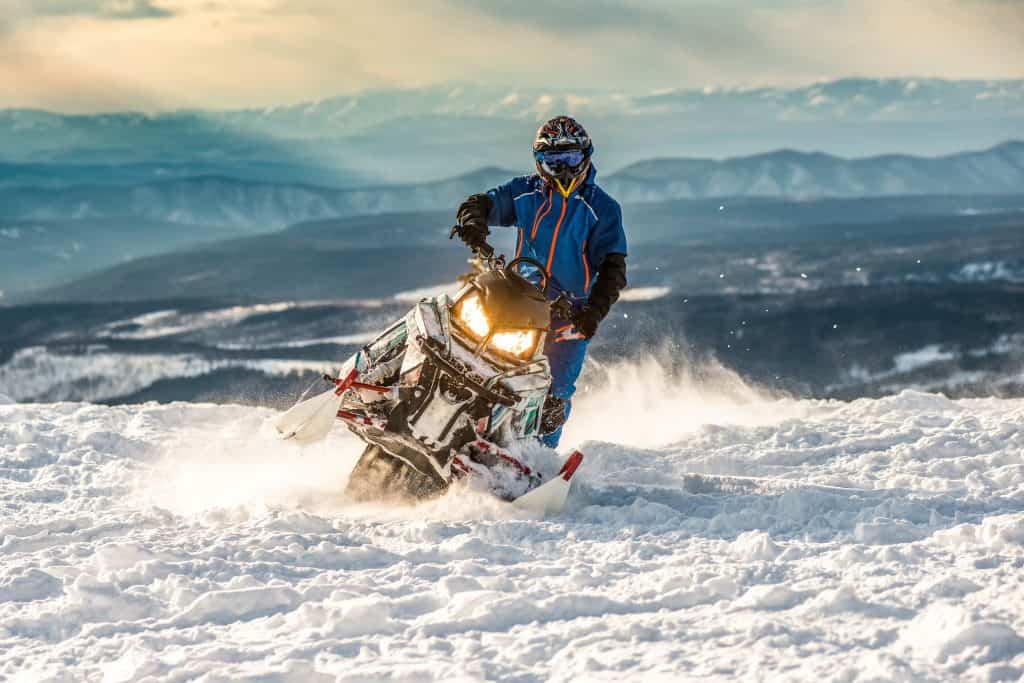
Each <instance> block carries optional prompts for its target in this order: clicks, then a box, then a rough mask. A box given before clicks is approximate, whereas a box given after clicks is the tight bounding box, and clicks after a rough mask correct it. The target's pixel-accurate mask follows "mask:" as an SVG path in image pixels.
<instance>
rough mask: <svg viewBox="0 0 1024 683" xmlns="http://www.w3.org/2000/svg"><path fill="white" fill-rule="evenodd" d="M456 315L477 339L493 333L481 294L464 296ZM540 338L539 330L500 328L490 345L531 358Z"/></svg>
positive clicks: (508, 352)
mask: <svg viewBox="0 0 1024 683" xmlns="http://www.w3.org/2000/svg"><path fill="white" fill-rule="evenodd" d="M455 317H456V318H457V319H458V321H459V322H460V323H461V324H462V326H463V327H465V328H466V329H467V330H468V331H469V332H470V333H472V335H473V336H474V337H476V338H477V339H483V338H485V337H486V336H487V335H489V334H491V321H490V320H489V319H488V317H487V312H486V311H485V310H484V306H483V302H482V301H481V300H480V295H479V294H469V295H468V296H466V297H464V298H463V299H462V300H461V301H460V302H459V303H458V305H456V307H455ZM539 340H540V332H539V331H537V330H530V329H514V330H499V331H496V332H494V334H493V335H491V339H490V342H489V346H490V347H491V348H493V349H495V350H496V351H499V352H501V353H504V354H506V355H510V356H515V357H517V358H529V357H530V356H532V355H533V352H534V351H535V350H536V348H537V342H538V341H539Z"/></svg>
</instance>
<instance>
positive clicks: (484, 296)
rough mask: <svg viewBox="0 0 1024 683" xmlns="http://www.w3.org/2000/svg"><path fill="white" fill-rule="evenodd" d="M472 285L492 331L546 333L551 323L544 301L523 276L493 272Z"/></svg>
mask: <svg viewBox="0 0 1024 683" xmlns="http://www.w3.org/2000/svg"><path fill="white" fill-rule="evenodd" d="M473 284H474V285H475V286H476V288H477V290H478V291H479V292H480V298H481V300H482V304H483V307H484V310H485V311H486V312H487V317H488V319H489V320H490V322H491V326H492V327H493V328H495V329H538V330H546V329H547V328H548V326H549V325H550V324H551V309H550V307H549V304H548V301H547V298H546V297H545V296H544V293H543V292H542V291H540V290H539V289H537V287H536V286H535V285H534V284H533V283H532V282H530V281H529V280H527V279H526V278H525V277H523V276H522V275H519V274H518V273H514V272H509V271H507V270H493V271H489V272H486V273H484V274H483V275H480V276H479V277H477V278H476V280H474V282H473Z"/></svg>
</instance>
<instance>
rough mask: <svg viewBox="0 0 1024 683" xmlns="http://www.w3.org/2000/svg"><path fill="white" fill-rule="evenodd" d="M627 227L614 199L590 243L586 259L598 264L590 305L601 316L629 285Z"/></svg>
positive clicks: (595, 227)
mask: <svg viewBox="0 0 1024 683" xmlns="http://www.w3.org/2000/svg"><path fill="white" fill-rule="evenodd" d="M626 249H627V247H626V231H625V229H624V228H623V227H622V209H621V208H620V207H619V205H618V203H617V202H615V201H610V202H609V205H608V206H607V207H606V208H603V210H602V215H600V216H599V217H598V222H597V224H596V225H595V226H594V231H593V233H592V234H591V240H590V242H588V243H587V260H588V262H590V263H596V264H598V269H597V280H596V281H595V282H594V286H593V288H591V290H590V296H589V298H588V300H587V303H588V305H590V306H591V307H593V308H594V309H596V310H597V311H598V312H599V313H600V314H601V317H602V318H604V317H605V316H606V315H608V311H609V310H610V309H611V307H612V304H614V303H615V302H616V301H618V300H619V293H620V292H621V291H622V290H623V289H625V287H626Z"/></svg>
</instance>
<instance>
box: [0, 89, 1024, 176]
mask: <svg viewBox="0 0 1024 683" xmlns="http://www.w3.org/2000/svg"><path fill="white" fill-rule="evenodd" d="M555 113H571V114H574V115H577V116H579V117H581V119H582V120H583V121H584V123H585V125H587V126H588V128H589V129H590V131H591V133H592V134H593V136H594V138H595V140H596V142H597V146H598V149H599V151H600V153H601V155H602V157H601V158H602V163H604V164H605V166H606V167H607V168H609V169H620V168H622V167H624V166H627V165H628V164H630V163H634V162H637V161H641V160H644V159H647V158H651V157H656V156H657V157H668V156H710V157H715V158H722V157H723V156H742V155H750V154H753V153H760V152H763V151H765V150H767V149H777V148H780V147H792V148H798V149H818V150H822V151H824V152H828V153H831V154H841V155H846V156H864V155H872V154H880V153H885V152H891V151H898V152H902V153H912V154H928V155H935V154H947V153H951V152H953V151H956V150H959V149H970V148H977V147H985V146H990V145H993V144H996V143H997V142H999V141H1000V140H1005V139H1008V138H1019V137H1024V81H1022V80H1002V81H983V80H961V81H949V80H941V79H910V78H907V79H884V80H876V79H844V80H838V81H830V82H822V83H814V84H811V85H807V86H803V87H796V88H748V89H740V88H727V89H720V88H704V89H671V88H670V89H665V90H661V91H658V92H653V93H630V92H613V91H578V90H569V91H567V92H552V91H544V90H536V89H524V88H515V87H507V86H481V85H467V84H448V85H435V86H428V87H421V88H409V89H392V90H374V91H367V92H361V93H356V94H353V95H347V96H343V97H335V98H329V99H324V100H321V101H317V102H307V103H301V104H296V105H293V106H284V107H271V108H264V109H244V110H235V111H198V110H187V111H174V112H161V113H151V114H147V113H132V112H122V113H106V114H96V115H73V116H72V115H63V114H58V113H53V112H46V111H38V110H6V111H0V149H2V150H3V155H4V158H5V160H6V161H8V162H17V163H44V162H48V163H74V164H95V165H102V164H127V163H133V164H146V163H164V164H166V163H199V162H205V163H211V162H216V163H217V164H219V165H220V166H222V167H227V168H228V171H227V172H226V174H227V175H237V174H235V173H231V172H230V167H231V166H245V165H249V164H253V163H255V162H260V163H275V164H279V165H281V166H283V167H302V166H316V167H318V168H323V169H329V170H330V172H331V173H332V174H334V175H336V176H337V177H338V178H345V177H353V178H355V179H358V178H377V179H380V180H383V181H387V182H412V181H420V180H430V179H435V180H436V179H440V178H443V177H446V176H452V175H457V174H460V173H463V172H465V171H466V170H467V169H471V168H478V167H481V166H500V167H509V166H516V165H518V164H519V163H521V160H523V158H524V157H527V155H528V149H529V148H528V141H529V139H530V137H531V136H532V134H533V131H534V129H535V128H536V125H537V122H538V121H539V120H541V119H543V118H545V117H547V116H550V115H552V114H555ZM290 180H292V181H297V180H298V178H294V177H293V178H290ZM305 180H308V178H307V179H305Z"/></svg>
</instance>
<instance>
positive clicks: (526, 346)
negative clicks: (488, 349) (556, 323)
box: [491, 330, 540, 358]
mask: <svg viewBox="0 0 1024 683" xmlns="http://www.w3.org/2000/svg"><path fill="white" fill-rule="evenodd" d="M539 336H540V335H539V333H538V332H537V330H511V331H507V332H496V333H495V335H494V336H493V337H491V346H493V347H494V348H496V349H498V350H499V351H504V352H505V353H508V354H511V355H513V356H518V357H519V358H527V357H529V356H531V355H533V350H534V349H535V348H537V338H538V337H539Z"/></svg>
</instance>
